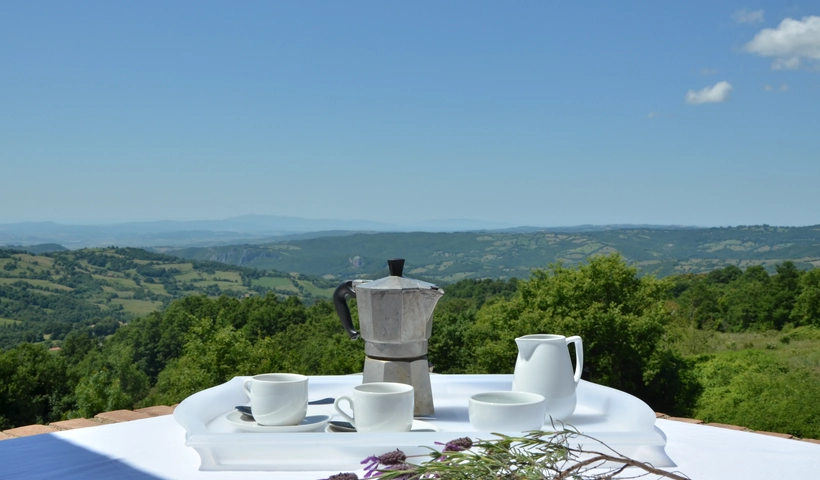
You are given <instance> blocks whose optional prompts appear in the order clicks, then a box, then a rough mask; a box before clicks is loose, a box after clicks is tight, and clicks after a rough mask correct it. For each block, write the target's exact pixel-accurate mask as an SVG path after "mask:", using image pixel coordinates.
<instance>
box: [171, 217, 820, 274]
mask: <svg viewBox="0 0 820 480" xmlns="http://www.w3.org/2000/svg"><path fill="white" fill-rule="evenodd" d="M164 251H165V252H166V253H169V254H172V255H176V256H179V257H182V258H186V259H196V260H202V261H205V260H209V261H218V262H223V263H229V264H232V265H240V266H246V267H253V268H259V269H274V270H278V271H285V272H301V273H304V274H310V275H317V276H323V277H324V278H327V279H336V280H339V279H346V278H355V277H378V276H382V275H385V274H386V272H387V269H386V264H385V260H386V259H387V258H393V257H402V258H405V259H406V260H407V264H406V266H405V272H406V273H405V274H406V275H408V276H413V277H417V278H425V279H429V280H433V281H436V282H439V283H450V282H455V281H458V280H461V279H465V278H509V277H518V278H526V277H528V276H529V272H530V271H531V270H532V269H533V268H540V267H544V266H546V265H548V264H550V263H554V262H563V263H564V264H565V265H574V264H577V263H579V262H581V261H583V260H585V259H587V258H588V257H589V256H591V255H599V254H607V253H611V252H619V253H621V254H622V255H623V256H624V257H625V258H626V259H627V260H628V261H629V262H631V263H632V264H634V265H636V266H637V267H639V268H640V270H641V272H642V273H652V274H655V275H657V276H668V275H673V274H680V273H702V272H708V271H711V270H714V269H716V268H721V267H725V266H728V265H735V266H738V267H741V268H745V267H747V266H752V265H762V266H764V267H765V268H767V270H770V271H771V270H772V269H773V268H774V265H776V264H778V263H781V262H783V261H785V260H792V261H794V262H795V264H796V265H797V266H798V267H799V268H802V269H808V268H813V267H816V266H820V225H817V226H811V227H770V226H767V225H763V226H740V227H728V228H703V229H697V228H693V229H652V228H635V229H620V230H617V229H616V230H605V231H587V232H583V233H569V232H567V233H557V232H546V231H541V232H526V233H493V232H488V233H475V232H473V233H469V232H459V233H374V234H356V235H348V236H343V237H323V238H315V239H305V240H291V241H282V242H275V243H268V244H264V245H238V246H223V247H207V248H185V249H165V250H164Z"/></svg>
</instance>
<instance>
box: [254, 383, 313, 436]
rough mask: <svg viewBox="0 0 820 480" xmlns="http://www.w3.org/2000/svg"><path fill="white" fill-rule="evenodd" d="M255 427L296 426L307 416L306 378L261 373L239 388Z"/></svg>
mask: <svg viewBox="0 0 820 480" xmlns="http://www.w3.org/2000/svg"><path fill="white" fill-rule="evenodd" d="M242 387H243V388H244V389H245V393H247V394H248V397H250V399H251V413H252V414H253V418H254V420H256V423H258V424H259V425H267V426H283V425H297V424H298V423H299V422H301V421H302V420H303V419H304V418H305V414H307V402H308V377H306V376H304V375H299V374H297V373H265V374H262V375H256V376H254V377H253V378H250V379H248V380H245V383H243V384H242Z"/></svg>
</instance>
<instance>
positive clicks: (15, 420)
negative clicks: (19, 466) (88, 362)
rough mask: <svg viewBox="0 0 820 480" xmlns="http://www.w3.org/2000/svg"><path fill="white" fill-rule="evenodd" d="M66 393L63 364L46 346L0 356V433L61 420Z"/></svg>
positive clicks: (20, 347) (21, 348)
mask: <svg viewBox="0 0 820 480" xmlns="http://www.w3.org/2000/svg"><path fill="white" fill-rule="evenodd" d="M68 393H69V386H68V385H67V384H66V365H65V362H64V361H63V359H62V358H60V357H59V356H57V355H54V354H52V353H50V352H49V351H48V349H46V347H45V346H43V345H32V344H28V343H23V344H20V345H18V346H17V347H15V348H13V349H11V350H8V351H6V352H0V429H6V428H10V427H16V426H20V425H28V424H32V423H49V422H53V421H56V420H60V418H61V413H62V412H61V410H60V408H59V407H60V405H61V399H62V398H63V397H65V396H66V395H68Z"/></svg>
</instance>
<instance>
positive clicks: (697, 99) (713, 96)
mask: <svg viewBox="0 0 820 480" xmlns="http://www.w3.org/2000/svg"><path fill="white" fill-rule="evenodd" d="M731 92H732V85H731V84H730V83H729V82H726V81H723V82H718V83H716V84H714V85H713V86H711V87H706V88H704V89H703V90H698V91H697V92H696V91H694V90H689V92H688V93H687V94H686V103H691V104H692V105H697V104H700V103H721V102H725V101H726V100H729V94H730V93H731Z"/></svg>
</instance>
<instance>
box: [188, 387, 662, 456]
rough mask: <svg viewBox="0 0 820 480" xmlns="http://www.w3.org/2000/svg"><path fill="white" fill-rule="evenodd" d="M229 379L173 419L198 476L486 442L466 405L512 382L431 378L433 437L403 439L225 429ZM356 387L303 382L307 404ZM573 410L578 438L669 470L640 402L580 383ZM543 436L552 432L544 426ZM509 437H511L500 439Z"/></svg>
mask: <svg viewBox="0 0 820 480" xmlns="http://www.w3.org/2000/svg"><path fill="white" fill-rule="evenodd" d="M248 378H249V377H235V378H233V379H232V380H230V381H229V382H227V383H224V384H222V385H218V386H216V387H213V388H209V389H207V390H203V391H201V392H198V393H196V394H194V395H191V396H190V397H188V398H186V399H185V400H183V401H182V403H180V404H179V406H177V408H176V410H175V411H174V419H175V420H176V421H177V422H178V423H179V424H181V425H182V426H183V427H184V428H185V430H186V435H185V445H187V446H189V447H192V448H194V449H195V450H196V451H197V452H198V453H199V456H200V458H201V460H202V463H201V465H200V470H281V471H288V470H290V471H295V470H323V471H330V470H338V471H354V470H359V469H361V465H360V463H359V462H361V461H362V460H363V459H365V458H366V457H368V456H370V455H381V454H382V453H386V452H388V451H390V450H394V449H396V448H398V449H401V450H402V451H404V452H405V453H406V454H407V455H417V454H426V453H428V452H429V450H428V449H427V448H425V446H430V447H434V446H436V445H435V442H437V441H438V442H447V441H448V440H452V439H454V438H458V437H465V436H469V437H471V438H473V439H475V438H482V439H490V438H493V435H492V434H491V433H490V432H477V431H476V430H475V429H474V428H473V427H472V426H471V425H470V423H469V418H468V413H467V403H468V400H467V399H468V398H469V396H470V395H472V394H474V393H479V392H487V391H495V390H510V388H511V386H512V375H432V376H431V384H432V389H433V398H434V403H435V409H436V416H435V418H434V419H427V418H425V419H424V420H425V421H428V422H430V423H433V424H435V425H436V426H437V427H438V428H439V429H440V431H439V432H410V433H326V432H324V431H319V432H301V433H253V432H242V431H240V430H238V429H237V428H236V427H234V426H233V425H231V424H230V423H229V422H228V421H227V420H226V419H225V415H226V414H228V413H229V412H230V411H232V410H233V409H234V407H235V406H236V405H245V404H247V403H248V401H249V400H248V397H247V395H246V394H245V392H244V390H243V389H242V383H243V382H244V381H245V380H246V379H248ZM359 383H361V375H345V376H314V377H310V380H309V383H308V389H309V392H310V398H311V399H318V398H323V397H338V396H340V395H350V394H351V393H352V389H353V386H355V385H358V384H359ZM577 392H578V406H577V407H576V409H575V412H574V413H573V415H572V416H571V417H570V418H569V419H567V421H566V423H567V425H571V426H572V427H573V428H575V429H577V430H578V431H579V432H581V433H583V434H585V435H589V436H590V437H593V438H595V439H597V440H600V441H601V442H603V443H605V444H606V445H608V446H609V447H611V448H612V449H614V450H615V451H617V452H618V453H620V454H622V455H625V456H627V457H630V458H632V459H635V460H640V461H644V462H650V463H651V464H652V465H654V466H655V467H673V466H675V464H674V462H672V460H671V459H670V458H669V457H668V456H667V455H666V452H665V451H664V447H665V445H666V436H665V435H664V434H663V432H661V430H660V429H658V428H657V427H656V426H655V414H654V413H653V412H652V410H651V409H650V408H649V406H647V405H646V404H645V403H644V402H642V401H641V400H639V399H637V398H635V397H633V396H632V395H629V394H626V393H624V392H621V391H619V390H614V389H612V388H608V387H604V386H601V385H597V384H594V383H589V382H586V381H583V380H582V381H581V382H580V383H579V385H578V390H577ZM320 414H328V415H333V414H335V410H334V409H333V405H322V406H310V407H308V415H320ZM545 430H551V426H550V425H546V426H545ZM501 433H510V434H516V433H515V432H501ZM579 443H582V444H583V445H584V447H585V448H586V449H594V450H599V451H600V450H601V448H602V447H601V446H600V445H597V446H596V445H594V444H592V443H591V442H590V441H589V440H588V439H584V440H583V441H579Z"/></svg>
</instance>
